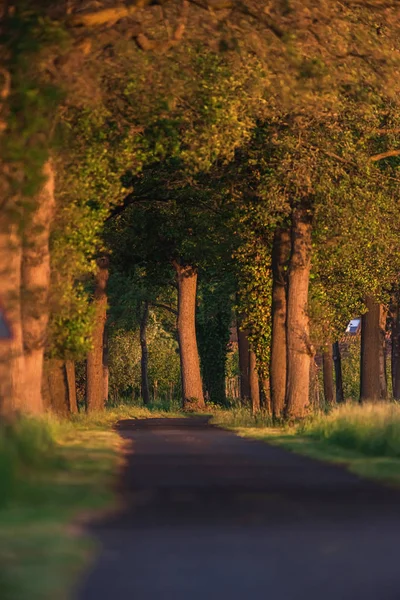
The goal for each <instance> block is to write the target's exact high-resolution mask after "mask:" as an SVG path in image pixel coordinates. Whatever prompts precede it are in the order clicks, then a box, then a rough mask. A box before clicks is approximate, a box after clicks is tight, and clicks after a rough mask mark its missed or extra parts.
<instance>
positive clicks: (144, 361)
mask: <svg viewBox="0 0 400 600" xmlns="http://www.w3.org/2000/svg"><path fill="white" fill-rule="evenodd" d="M148 321H149V303H148V302H147V301H146V302H145V303H144V308H143V313H142V318H141V320H140V346H141V349H142V357H141V361H140V366H141V384H142V399H143V404H150V392H149V375H148V370H149V350H148V347H147V335H146V334H147V324H148Z"/></svg>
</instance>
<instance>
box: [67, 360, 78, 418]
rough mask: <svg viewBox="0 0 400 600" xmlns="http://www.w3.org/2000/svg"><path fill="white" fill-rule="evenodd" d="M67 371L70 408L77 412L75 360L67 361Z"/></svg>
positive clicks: (71, 410) (72, 411)
mask: <svg viewBox="0 0 400 600" xmlns="http://www.w3.org/2000/svg"><path fill="white" fill-rule="evenodd" d="M65 373H66V377H67V388H68V405H69V410H70V412H71V413H77V412H78V403H77V399H76V378H75V363H74V361H73V360H66V361H65Z"/></svg>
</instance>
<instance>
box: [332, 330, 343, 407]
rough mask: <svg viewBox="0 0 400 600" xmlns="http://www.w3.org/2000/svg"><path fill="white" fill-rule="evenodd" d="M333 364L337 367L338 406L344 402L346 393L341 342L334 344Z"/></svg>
mask: <svg viewBox="0 0 400 600" xmlns="http://www.w3.org/2000/svg"><path fill="white" fill-rule="evenodd" d="M333 362H334V365H335V387H336V402H337V403H338V404H341V403H343V402H344V393H343V374H342V353H341V352H340V346H339V342H335V343H334V344H333Z"/></svg>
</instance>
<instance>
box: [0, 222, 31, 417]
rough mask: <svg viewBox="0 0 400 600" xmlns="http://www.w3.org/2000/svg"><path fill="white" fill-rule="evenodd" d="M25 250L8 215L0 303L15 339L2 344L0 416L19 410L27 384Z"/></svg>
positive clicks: (0, 240)
mask: <svg viewBox="0 0 400 600" xmlns="http://www.w3.org/2000/svg"><path fill="white" fill-rule="evenodd" d="M21 262H22V246H21V240H20V236H19V233H18V229H17V226H16V225H12V224H11V223H10V222H9V218H8V215H4V214H3V215H1V219H0V303H1V306H2V309H3V311H4V313H5V316H6V319H7V321H8V323H9V325H10V328H11V333H12V338H11V339H9V340H2V341H1V342H0V415H2V416H7V415H10V414H12V413H13V412H14V411H15V410H17V409H18V408H20V406H21V404H22V400H23V388H24V380H25V376H24V375H25V371H24V351H23V336H22V318H21Z"/></svg>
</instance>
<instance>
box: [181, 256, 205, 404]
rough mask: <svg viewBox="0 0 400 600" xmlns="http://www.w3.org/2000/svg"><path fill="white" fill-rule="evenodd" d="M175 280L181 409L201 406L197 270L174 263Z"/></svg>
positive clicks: (202, 399) (201, 385)
mask: <svg viewBox="0 0 400 600" xmlns="http://www.w3.org/2000/svg"><path fill="white" fill-rule="evenodd" d="M174 268H175V271H176V278H177V283H178V319H177V325H178V343H179V354H180V362H181V380H182V396H183V408H184V409H185V410H199V409H200V410H202V409H203V408H204V407H205V403H204V396H203V384H202V381H201V374H200V359H199V352H198V349H197V339H196V289H197V271H196V270H195V269H193V268H192V267H190V266H186V267H184V266H182V265H180V264H178V263H177V262H174Z"/></svg>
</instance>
